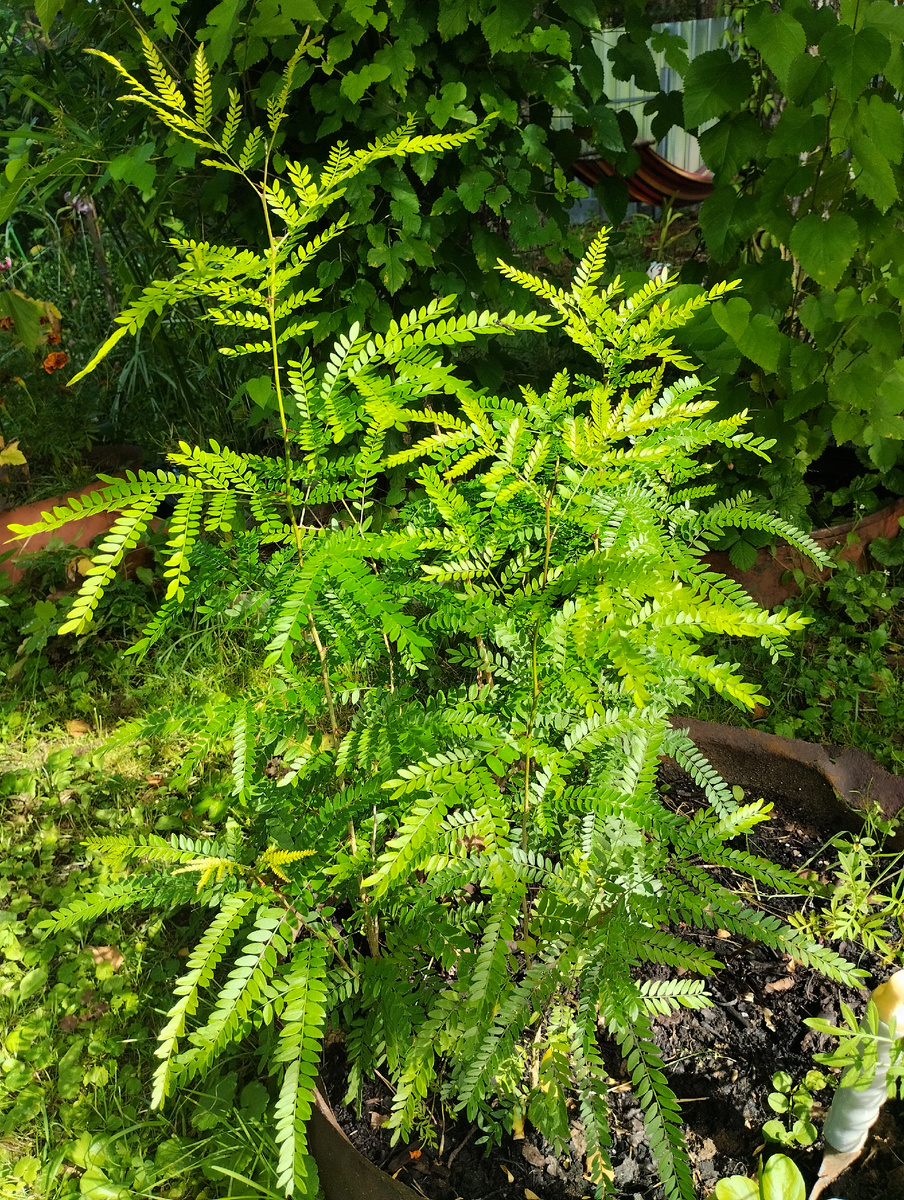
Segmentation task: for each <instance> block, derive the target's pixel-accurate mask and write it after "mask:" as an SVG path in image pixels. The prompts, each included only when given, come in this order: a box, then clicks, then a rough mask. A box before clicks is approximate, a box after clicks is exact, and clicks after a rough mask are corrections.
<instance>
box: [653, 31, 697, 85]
mask: <svg viewBox="0 0 904 1200" xmlns="http://www.w3.org/2000/svg"><path fill="white" fill-rule="evenodd" d="M650 47H651V48H652V49H653V50H654V51H655V52H656V53H657V54H663V55H664V56H665V61H666V63H667V64H668V65H669V66H670V67H671V68H672V70H673V71H677V72H678V74H679V75H683V74H684V72H685V71H686V70H687V65H688V57H687V42H686V41H685V39H684V38H683V37H681V36H680V35H679V34H677V33H670V32H669V31H668V30H667V29H658V30H657V31H656V32H655V33H654V34H653V36H652V37H651V38H650Z"/></svg>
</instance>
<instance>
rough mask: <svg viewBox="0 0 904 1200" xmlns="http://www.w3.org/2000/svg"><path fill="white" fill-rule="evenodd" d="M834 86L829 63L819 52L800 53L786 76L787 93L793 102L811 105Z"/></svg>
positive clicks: (785, 86) (785, 87)
mask: <svg viewBox="0 0 904 1200" xmlns="http://www.w3.org/2000/svg"><path fill="white" fill-rule="evenodd" d="M831 86H832V73H831V71H830V70H829V64H828V63H827V62H826V60H825V59H824V58H823V57H822V56H821V55H819V54H806V53H804V54H798V56H797V58H795V59H794V60H793V61H792V62H791V65H790V66H789V68H788V72H787V74H786V76H785V83H784V90H785V95H786V96H787V97H788V99H789V100H790V101H791V103H792V104H799V105H804V106H807V105H810V104H812V103H813V102H814V100H816V99H817V98H818V97H819V96H822V95H824V94H825V93H826V92H827V91H828V90H829V88H830V87H831Z"/></svg>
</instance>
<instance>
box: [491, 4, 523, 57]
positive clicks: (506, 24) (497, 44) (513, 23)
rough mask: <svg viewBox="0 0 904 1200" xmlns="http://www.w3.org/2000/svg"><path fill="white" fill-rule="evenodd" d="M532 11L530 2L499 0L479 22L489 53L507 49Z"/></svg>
mask: <svg viewBox="0 0 904 1200" xmlns="http://www.w3.org/2000/svg"><path fill="white" fill-rule="evenodd" d="M533 11H534V6H533V3H532V0H500V2H499V3H498V4H497V5H496V7H495V8H493V9H492V11H491V12H490V13H489V14H488V15H487V16H485V17H484V19H483V20H482V21H481V22H480V27H481V29H482V30H483V36H484V37H485V38H486V40H487V44H488V45H489V47H490V51H491V53H493V54H498V53H499V52H500V51H502V50H506V49H509V43H510V42H511V40H512V38H513V37H514V36H515V34H517V33H520V32H521V31H522V29H524V26H525V25H526V24H527V22H528V21H529V20H530V18H531V17H532V16H533Z"/></svg>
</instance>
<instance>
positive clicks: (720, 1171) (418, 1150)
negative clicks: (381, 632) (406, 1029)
mask: <svg viewBox="0 0 904 1200" xmlns="http://www.w3.org/2000/svg"><path fill="white" fill-rule="evenodd" d="M663 781H664V793H665V798H666V802H667V803H668V804H669V805H670V806H672V807H675V808H678V809H680V810H682V811H684V812H687V811H688V810H690V809H693V808H696V807H697V806H698V805H700V804H701V803H703V801H702V799H701V796H700V793H699V792H698V790H697V789H696V788H695V787H694V785H692V784H691V783H690V782H689V781H688V780H687V777H686V776H683V775H681V774H680V773H677V772H674V773H669V774H668V775H667V776H666V775H664V776H663ZM754 794H756V795H758V794H759V793H756V792H755V791H751V795H754ZM769 798H770V799H772V800H773V801H774V803H775V806H776V807H775V813H774V815H773V818H772V820H771V821H769V822H768V823H766V824H764V825H761V826H759V827H758V828H757V830H756V831H755V832H754V834H753V835H751V836H750V839H749V848H750V849H751V850H754V851H756V852H758V853H760V854H762V855H764V856H766V857H769V858H770V859H771V860H772V861H773V862H776V863H779V864H781V865H782V866H785V867H789V868H792V869H795V868H796V869H800V868H802V867H803V866H804V864H807V867H808V868H809V869H812V870H815V871H817V872H818V873H819V874H820V877H821V878H822V879H823V880H824V881H826V882H829V881H831V878H832V876H833V866H837V860H836V857H835V852H834V851H833V850H832V849H831V848H828V849H826V848H825V843H826V840H827V838H828V837H830V836H831V833H832V832H833V831H834V829H835V828H836V826H837V822H836V820H835V814H832V816H831V817H830V818H829V820H828V821H827V822H826V826H827V827H828V826H831V829H829V828H827V827H826V828H818V827H817V826H816V825H814V824H812V823H811V822H810V820H809V819H808V818H806V817H801V815H800V809H799V808H798V806H797V805H795V803H794V802H792V801H789V800H788V799H787V798H785V797H783V796H780V795H778V796H773V797H769ZM724 882H726V883H730V882H731V881H730V880H728V879H726V880H724ZM760 902H761V903H762V905H763V907H765V908H766V910H767V911H771V912H775V913H776V914H777V915H783V916H786V917H787V916H788V915H790V914H791V913H792V912H793V911H794V909H795V904H794V901H793V900H789V899H782V898H778V900H773V899H772V898H767V897H760ZM723 932H724V931H720V932H719V933H714V932H711V931H708V932H703V933H698V934H695V935H692V934H690V933H689V931H688V930H687V929H682V930H681V933H682V936H683V937H685V938H688V939H689V940H691V941H696V942H697V943H698V944H702V945H705V946H706V948H707V949H710V950H713V951H715V952H716V953H717V954H718V955H719V957H720V959H721V961H722V962H723V963H724V969H723V970H722V971H720V972H719V973H718V974H717V975H716V976H715V977H714V978H713V979H712V980H710V981H708V983H707V988H708V990H709V992H710V993H711V995H712V997H713V999H714V1000H715V1004H714V1006H713V1007H712V1008H709V1009H704V1010H701V1011H692V1010H682V1011H681V1012H679V1013H676V1014H674V1015H671V1016H668V1017H659V1018H657V1019H656V1020H655V1021H654V1031H655V1036H656V1041H657V1043H658V1045H659V1047H660V1049H661V1051H662V1053H663V1057H664V1059H665V1064H666V1075H667V1077H668V1080H669V1084H670V1085H671V1087H672V1088H673V1089H674V1090H675V1092H676V1094H677V1096H678V1098H679V1100H680V1101H681V1102H682V1114H683V1117H684V1121H685V1128H686V1133H687V1142H688V1149H689V1156H690V1161H691V1165H692V1168H693V1171H694V1181H695V1185H696V1189H697V1195H698V1196H699V1197H700V1198H701V1200H702V1198H703V1197H708V1196H710V1195H711V1194H712V1190H713V1188H714V1187H715V1183H716V1181H717V1180H718V1179H720V1178H722V1177H723V1176H724V1175H731V1174H750V1173H752V1171H753V1169H754V1166H755V1157H756V1154H757V1151H758V1150H759V1148H760V1147H762V1145H763V1141H764V1139H763V1136H762V1128H763V1124H764V1122H765V1121H767V1120H769V1119H770V1118H774V1116H775V1114H774V1113H773V1112H772V1111H771V1110H770V1109H769V1107H768V1104H767V1097H768V1095H769V1093H770V1092H772V1091H773V1090H774V1089H773V1084H772V1076H773V1074H774V1073H775V1072H777V1071H786V1072H788V1074H789V1075H790V1076H792V1077H793V1079H794V1082H795V1084H796V1083H798V1082H800V1081H801V1080H802V1079H803V1077H804V1075H805V1074H806V1073H807V1071H809V1070H811V1069H812V1068H813V1067H814V1065H815V1064H814V1061H813V1054H814V1053H815V1052H820V1051H824V1050H828V1049H831V1044H830V1039H829V1038H827V1037H825V1036H823V1035H819V1034H816V1033H814V1032H813V1031H811V1030H809V1029H808V1028H807V1026H805V1025H804V1024H803V1020H804V1018H805V1017H822V1018H823V1019H825V1020H828V1021H829V1022H831V1023H837V1022H840V1021H841V1020H842V1014H841V1004H842V1002H843V1003H846V1004H848V1005H850V1006H851V1007H852V1008H853V1009H854V1010H855V1011H856V1012H858V1013H860V1012H862V1010H863V1007H864V1005H865V1002H866V999H867V997H868V991H867V989H863V990H860V991H855V990H851V989H850V988H847V987H844V986H843V985H840V984H837V983H835V982H833V981H832V980H829V979H826V978H825V977H823V976H822V975H820V974H819V973H818V972H817V971H813V970H809V969H807V968H805V967H802V966H801V965H800V964H798V963H794V962H790V961H787V959H785V960H783V959H782V958H779V957H777V956H776V955H775V954H774V953H773V952H772V951H770V950H769V949H767V948H764V947H760V946H757V945H752V944H749V943H741V942H738V941H737V940H734V939H732V938H731V937H729V936H727V935H725V936H722V934H723ZM836 948H839V949H840V950H841V952H842V953H845V954H846V955H847V956H849V957H851V958H852V960H854V957H855V956H856V962H857V965H859V966H861V967H863V968H864V969H866V970H868V971H869V972H870V981H869V982H870V984H871V986H874V985H876V984H878V983H880V982H881V981H882V980H884V979H885V978H887V976H888V975H889V974H890V973H891V968H890V967H887V966H883V964H882V962H881V960H880V959H879V958H877V957H875V956H864V955H863V954H862V953H861V954H859V955H857V948H856V947H854V946H853V945H852V944H850V943H842V945H841V946H840V947H836ZM666 974H667V972H665V971H663V977H665V975H666ZM650 977H655V975H653V973H652V972H651V973H650ZM600 1046H601V1049H602V1051H603V1054H604V1058H605V1062H606V1067H607V1070H608V1072H609V1076H610V1080H609V1082H610V1092H609V1099H610V1103H611V1108H612V1114H613V1121H612V1132H613V1148H612V1161H613V1166H614V1170H615V1183H616V1189H617V1195H618V1196H619V1197H623V1198H624V1200H661V1198H662V1195H663V1192H662V1188H661V1186H660V1185H659V1184H658V1183H657V1172H656V1169H655V1165H654V1163H653V1161H652V1158H651V1155H650V1151H649V1147H648V1145H647V1140H646V1135H645V1131H644V1125H643V1120H642V1116H641V1110H640V1106H639V1105H638V1103H637V1101H636V1100H635V1098H634V1096H633V1095H632V1092H631V1089H630V1084H629V1082H628V1078H627V1073H626V1072H625V1071H624V1070H623V1064H622V1063H621V1062H620V1057H619V1053H618V1050H617V1047H616V1046H615V1045H614V1044H613V1043H611V1042H609V1041H608V1040H607V1039H606V1037H605V1035H602V1036H601V1041H600ZM344 1071H345V1063H344V1055H343V1052H342V1047H341V1045H336V1044H334V1045H333V1046H331V1047H330V1049H329V1051H328V1053H327V1055H326V1060H325V1064H324V1072H323V1079H324V1086H325V1089H326V1093H327V1095H328V1097H329V1099H330V1101H331V1103H332V1105H333V1108H334V1112H335V1114H336V1116H337V1118H338V1120H339V1123H340V1126H341V1127H342V1129H343V1130H344V1131H345V1133H346V1134H347V1136H348V1137H349V1138H350V1140H351V1142H352V1144H353V1145H354V1146H356V1147H357V1148H358V1149H359V1150H360V1151H361V1152H362V1153H363V1154H364V1155H365V1156H366V1157H368V1158H369V1159H370V1160H371V1161H373V1162H375V1163H377V1164H378V1165H379V1166H380V1167H382V1168H383V1170H384V1171H385V1172H387V1173H388V1174H389V1175H390V1176H393V1177H394V1178H395V1179H396V1180H397V1181H398V1182H400V1183H404V1184H406V1185H407V1186H408V1187H409V1188H411V1189H412V1191H413V1192H415V1193H418V1194H420V1195H424V1196H427V1197H429V1198H430V1200H456V1198H457V1197H464V1198H465V1200H476V1198H477V1197H480V1198H481V1200H491V1198H497V1200H524V1197H525V1196H526V1197H527V1198H528V1200H530V1198H531V1195H532V1194H533V1195H534V1196H537V1197H540V1198H542V1200H577V1198H579V1197H585V1196H588V1195H590V1194H592V1187H591V1185H590V1184H589V1183H588V1182H587V1180H586V1179H585V1178H584V1162H583V1157H582V1155H583V1144H582V1137H581V1134H582V1127H581V1124H580V1120H579V1114H578V1112H577V1111H576V1110H575V1111H574V1113H573V1119H572V1123H571V1127H572V1133H573V1139H572V1142H571V1144H570V1146H569V1148H568V1153H567V1154H565V1155H561V1156H559V1157H556V1155H555V1154H554V1152H553V1148H552V1146H550V1145H549V1143H547V1142H545V1141H544V1139H543V1138H542V1137H541V1136H540V1135H539V1134H538V1133H537V1132H536V1131H535V1130H533V1129H532V1128H531V1126H530V1125H529V1124H527V1125H526V1130H525V1137H524V1138H523V1139H521V1140H514V1139H511V1138H507V1139H506V1140H505V1141H504V1142H503V1144H502V1145H500V1146H498V1147H494V1148H492V1150H491V1151H490V1152H489V1154H487V1153H486V1147H485V1146H480V1145H479V1144H478V1143H479V1141H480V1136H481V1135H480V1132H479V1130H478V1129H477V1128H476V1126H473V1125H472V1124H471V1123H470V1122H468V1121H466V1120H456V1119H454V1118H453V1117H452V1116H451V1115H450V1114H448V1113H443V1111H442V1106H441V1104H440V1103H439V1102H438V1101H437V1102H435V1103H434V1105H433V1108H432V1116H433V1120H434V1133H435V1138H436V1144H435V1145H432V1146H431V1145H430V1144H429V1142H428V1141H413V1142H411V1143H409V1144H407V1145H403V1144H398V1145H396V1146H394V1147H393V1146H392V1145H391V1144H390V1136H389V1134H387V1133H386V1132H384V1130H383V1128H382V1121H383V1119H384V1118H385V1117H387V1116H388V1115H389V1113H390V1112H391V1109H392V1092H391V1090H390V1088H389V1087H388V1086H386V1085H385V1084H384V1083H383V1082H381V1080H379V1079H377V1080H374V1081H370V1082H369V1083H367V1084H366V1085H365V1091H364V1104H363V1107H362V1111H361V1115H360V1117H358V1116H357V1115H356V1114H355V1112H354V1110H353V1109H351V1108H349V1107H347V1106H345V1105H343V1104H342V1103H341V1098H342V1096H343V1093H344V1091H345V1083H344ZM830 1100H831V1092H830V1091H828V1090H827V1091H825V1092H822V1093H819V1094H818V1095H817V1102H823V1103H824V1104H826V1105H827V1104H828V1103H829V1102H830ZM821 1115H822V1112H821V1109H820V1108H819V1107H817V1108H816V1109H815V1110H814V1112H813V1116H814V1119H815V1121H816V1124H817V1127H821ZM902 1115H904V1105H902V1104H900V1103H889V1104H888V1105H887V1106H886V1108H885V1109H884V1110H883V1112H882V1114H881V1115H880V1118H879V1121H878V1123H877V1125H876V1126H875V1127H874V1129H873V1132H872V1134H871V1136H870V1140H869V1143H868V1145H867V1148H866V1149H865V1151H864V1153H863V1156H862V1158H861V1160H859V1161H858V1162H857V1163H855V1164H854V1165H853V1166H852V1167H851V1168H850V1169H849V1171H848V1172H847V1173H846V1174H844V1175H843V1176H842V1177H841V1179H840V1180H839V1182H838V1184H837V1185H835V1192H834V1193H833V1194H838V1195H841V1196H844V1197H845V1200H887V1198H888V1197H889V1196H891V1195H898V1194H904V1138H902V1136H901V1127H900V1120H901V1117H902ZM821 1146H822V1143H821V1141H820V1142H819V1143H817V1144H816V1146H815V1147H813V1148H809V1149H807V1150H801V1149H800V1148H799V1147H794V1148H791V1149H790V1150H788V1149H786V1151H785V1152H787V1153H790V1154H791V1155H792V1156H793V1157H794V1158H795V1160H796V1161H797V1162H798V1165H799V1166H800V1167H801V1169H802V1170H803V1172H804V1175H805V1177H806V1179H807V1183H808V1187H809V1186H811V1185H812V1182H813V1180H814V1179H815V1176H816V1172H817V1171H818V1168H819V1163H820V1160H821ZM334 1167H335V1163H334V1162H333V1163H331V1164H330V1165H329V1166H328V1167H327V1172H329V1171H330V1170H332V1169H334ZM321 1171H322V1173H323V1164H322V1163H321ZM324 1184H325V1194H326V1196H327V1200H331V1192H330V1187H329V1185H328V1182H327V1181H326V1180H324Z"/></svg>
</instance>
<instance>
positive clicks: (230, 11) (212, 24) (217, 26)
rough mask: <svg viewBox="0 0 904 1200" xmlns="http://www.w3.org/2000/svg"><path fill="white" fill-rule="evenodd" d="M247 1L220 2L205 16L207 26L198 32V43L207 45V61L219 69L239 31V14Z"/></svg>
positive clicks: (228, 0)
mask: <svg viewBox="0 0 904 1200" xmlns="http://www.w3.org/2000/svg"><path fill="white" fill-rule="evenodd" d="M247 7H248V0H220V3H219V4H217V5H215V6H214V7H213V8H212V9H211V10H210V12H209V13H208V15H207V21H208V23H207V25H206V26H205V27H204V28H203V29H202V30H200V31H199V33H198V41H199V42H207V43H208V54H209V60H210V62H212V63H215V64H216V65H217V66H218V67H221V66H222V65H223V63H224V62H225V61H226V57H227V55H228V54H229V50H230V47H231V46H232V42H233V39H234V38H235V35H236V34H237V33H238V31H239V27H240V23H241V14H242V12H243V11H244V10H245V9H246V8H247Z"/></svg>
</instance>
